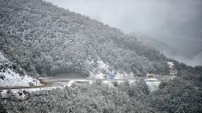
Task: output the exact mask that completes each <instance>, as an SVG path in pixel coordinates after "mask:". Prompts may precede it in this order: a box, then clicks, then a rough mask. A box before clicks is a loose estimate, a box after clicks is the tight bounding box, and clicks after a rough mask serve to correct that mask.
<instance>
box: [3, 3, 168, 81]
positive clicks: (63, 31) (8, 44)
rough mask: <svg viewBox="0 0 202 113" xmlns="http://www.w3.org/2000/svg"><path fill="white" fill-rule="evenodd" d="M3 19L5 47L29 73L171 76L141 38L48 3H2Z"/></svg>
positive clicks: (153, 50) (164, 59) (160, 55)
mask: <svg viewBox="0 0 202 113" xmlns="http://www.w3.org/2000/svg"><path fill="white" fill-rule="evenodd" d="M0 14H1V20H0V24H1V25H2V27H1V28H0V34H2V35H0V45H2V46H1V47H2V48H4V50H5V51H6V52H7V53H8V55H9V56H10V57H12V59H15V60H16V61H17V63H18V64H19V65H20V66H21V67H22V68H23V69H25V70H26V71H27V72H36V74H40V75H48V76H51V75H52V76H57V75H59V74H66V73H74V72H75V73H79V74H81V75H82V76H85V77H87V76H90V75H91V74H92V73H94V75H101V74H103V72H100V71H102V70H100V69H101V68H102V67H100V66H101V65H100V64H101V63H100V62H103V63H104V64H106V65H107V68H108V69H106V70H109V71H110V73H112V74H116V75H118V74H119V75H120V74H121V75H124V74H126V75H129V74H131V73H132V75H134V76H145V75H146V73H148V72H151V73H164V74H165V73H168V71H169V68H168V65H167V62H166V57H165V56H164V55H162V54H161V53H160V52H159V51H157V50H155V49H151V48H149V47H146V46H144V45H143V44H141V43H140V42H139V41H138V40H137V39H136V38H135V37H133V36H129V35H126V34H124V33H122V32H121V31H120V30H118V29H116V28H112V27H109V26H108V25H104V24H102V23H100V22H98V21H95V20H92V19H89V18H88V17H85V16H83V15H80V14H76V13H74V12H70V11H68V10H65V9H62V8H58V7H57V6H54V5H52V4H50V3H47V2H44V1H42V0H34V1H33V0H6V1H2V2H1V4H0ZM1 47H0V48H1ZM88 61H93V62H94V63H88ZM96 70H98V72H97V71H96ZM104 70H105V69H104ZM104 70H103V71H104ZM36 74H33V75H36Z"/></svg>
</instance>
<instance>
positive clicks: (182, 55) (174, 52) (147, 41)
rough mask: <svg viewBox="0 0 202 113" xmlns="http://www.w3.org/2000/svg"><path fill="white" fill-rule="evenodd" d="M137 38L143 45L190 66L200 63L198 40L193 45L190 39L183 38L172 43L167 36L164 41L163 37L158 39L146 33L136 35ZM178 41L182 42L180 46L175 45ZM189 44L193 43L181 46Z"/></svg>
mask: <svg viewBox="0 0 202 113" xmlns="http://www.w3.org/2000/svg"><path fill="white" fill-rule="evenodd" d="M137 39H138V40H139V41H141V42H142V43H143V44H144V45H146V46H148V47H152V48H155V49H157V50H159V51H161V52H162V53H163V54H164V55H165V56H166V57H168V58H171V59H175V60H177V61H180V62H183V63H186V64H187V65H191V66H197V65H198V66H199V65H202V59H201V53H202V50H201V47H200V41H199V42H197V43H198V44H196V45H194V44H193V43H192V41H189V42H188V41H187V40H184V39H176V42H175V43H173V41H169V40H168V39H169V38H168V39H167V41H165V40H164V39H162V40H159V39H158V38H153V37H151V36H147V35H142V36H137ZM179 43H183V44H184V45H181V47H179V46H176V45H177V44H179ZM190 44H193V46H194V47H190V48H189V49H188V48H186V47H183V46H191V45H190ZM194 48H197V49H194Z"/></svg>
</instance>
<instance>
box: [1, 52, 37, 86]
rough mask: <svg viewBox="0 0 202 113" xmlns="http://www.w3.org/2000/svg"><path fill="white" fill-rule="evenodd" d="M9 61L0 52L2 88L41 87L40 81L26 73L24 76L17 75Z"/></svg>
mask: <svg viewBox="0 0 202 113" xmlns="http://www.w3.org/2000/svg"><path fill="white" fill-rule="evenodd" d="M12 64H13V63H12V62H11V61H9V60H8V59H7V58H6V57H5V56H4V55H3V54H2V53H1V52H0V87H16V86H30V85H31V86H36V85H37V86H38V85H41V84H40V82H39V80H37V79H35V78H32V77H29V76H28V75H26V74H25V73H24V74H23V75H21V74H19V73H17V71H16V70H15V69H13V67H12Z"/></svg>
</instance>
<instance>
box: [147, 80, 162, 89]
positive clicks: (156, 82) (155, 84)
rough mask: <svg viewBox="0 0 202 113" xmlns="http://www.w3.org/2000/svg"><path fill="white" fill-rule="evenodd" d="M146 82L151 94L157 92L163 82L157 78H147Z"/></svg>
mask: <svg viewBox="0 0 202 113" xmlns="http://www.w3.org/2000/svg"><path fill="white" fill-rule="evenodd" d="M145 82H146V84H147V86H148V88H149V90H150V91H151V92H153V91H157V90H158V88H159V85H160V83H161V81H159V80H157V79H156V78H147V79H145Z"/></svg>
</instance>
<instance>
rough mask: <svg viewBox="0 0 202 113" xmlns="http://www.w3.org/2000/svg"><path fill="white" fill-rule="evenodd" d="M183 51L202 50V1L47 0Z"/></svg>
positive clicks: (195, 52) (193, 52) (195, 51)
mask: <svg viewBox="0 0 202 113" xmlns="http://www.w3.org/2000/svg"><path fill="white" fill-rule="evenodd" d="M45 1H48V2H52V3H53V4H55V5H57V6H59V7H62V8H65V9H69V10H70V11H73V12H76V13H81V14H83V15H86V16H89V17H90V18H93V19H96V20H98V21H101V22H103V23H104V24H108V25H110V26H112V27H117V28H119V29H121V30H122V31H124V32H125V33H133V34H135V35H136V36H139V35H149V36H152V37H153V38H156V39H158V40H161V41H164V42H167V43H168V44H170V45H171V46H175V47H177V48H179V49H181V50H182V51H186V52H190V54H197V53H199V52H200V51H202V0H45Z"/></svg>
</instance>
